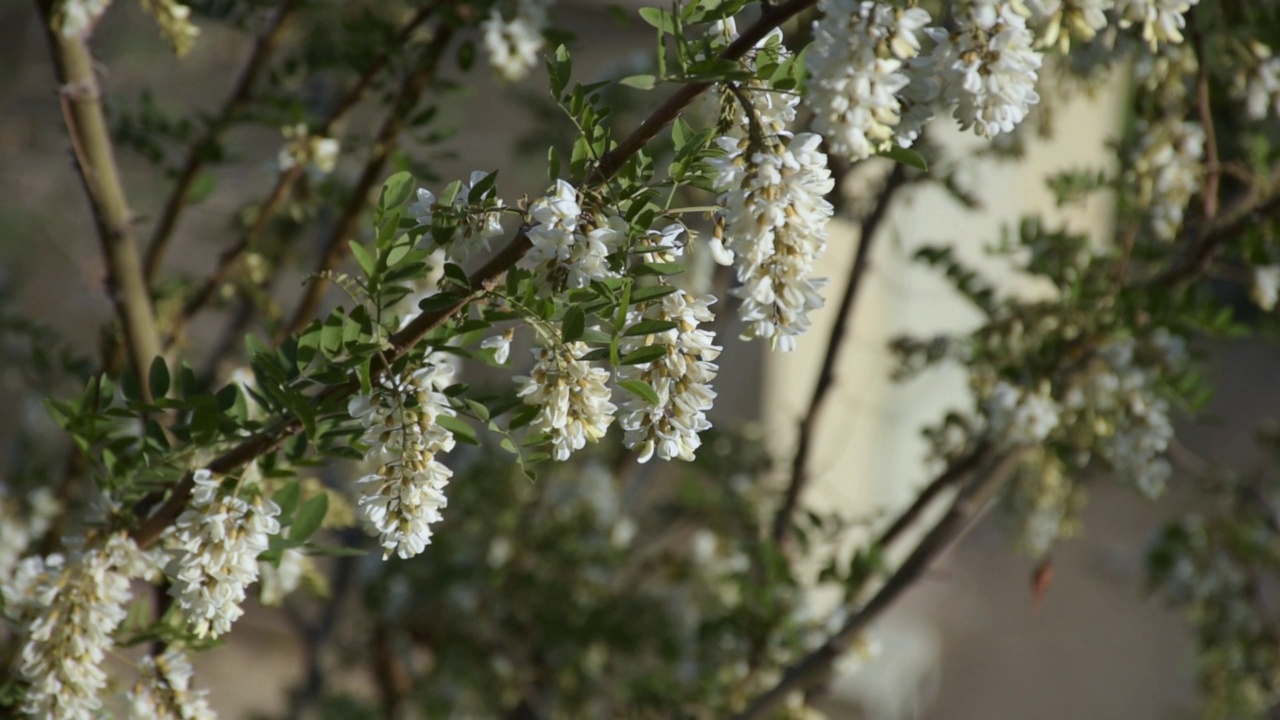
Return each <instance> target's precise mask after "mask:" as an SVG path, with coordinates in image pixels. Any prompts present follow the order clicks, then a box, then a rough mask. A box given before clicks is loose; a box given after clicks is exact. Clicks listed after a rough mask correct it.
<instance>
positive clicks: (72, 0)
mask: <svg viewBox="0 0 1280 720" xmlns="http://www.w3.org/2000/svg"><path fill="white" fill-rule="evenodd" d="M110 4H111V0H61V2H59V3H57V5H56V9H55V10H54V15H53V27H54V29H55V30H57V31H58V32H60V33H62V35H63V37H69V38H72V37H84V35H85V34H86V33H88V32H89V31H90V30H92V29H93V25H94V23H96V22H98V18H100V17H102V14H103V13H105V12H106V11H107V6H109V5H110Z"/></svg>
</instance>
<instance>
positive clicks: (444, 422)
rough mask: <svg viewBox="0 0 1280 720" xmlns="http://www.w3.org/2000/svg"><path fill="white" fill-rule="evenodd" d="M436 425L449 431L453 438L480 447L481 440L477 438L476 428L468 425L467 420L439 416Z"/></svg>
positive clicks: (450, 416) (451, 416)
mask: <svg viewBox="0 0 1280 720" xmlns="http://www.w3.org/2000/svg"><path fill="white" fill-rule="evenodd" d="M436 424H437V425H439V426H440V427H442V428H444V429H445V430H448V431H449V432H450V433H452V434H453V437H454V438H455V439H456V440H458V441H460V442H464V443H469V444H471V445H479V444H480V440H479V438H477V437H476V430H475V428H473V427H471V425H469V424H467V422H466V421H465V420H459V419H458V418H456V417H454V416H453V415H439V416H437V417H436Z"/></svg>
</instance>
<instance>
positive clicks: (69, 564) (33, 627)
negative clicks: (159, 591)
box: [0, 533, 138, 720]
mask: <svg viewBox="0 0 1280 720" xmlns="http://www.w3.org/2000/svg"><path fill="white" fill-rule="evenodd" d="M137 554H138V550H137V547H136V546H135V545H134V544H133V541H132V540H130V539H129V538H128V537H127V536H126V535H124V534H123V533H120V534H115V535H112V536H110V537H109V538H107V539H106V541H105V542H102V543H101V544H95V545H93V546H90V547H87V548H84V549H83V550H80V551H78V552H76V553H74V554H73V555H71V556H70V557H64V556H62V555H50V556H49V557H38V556H36V557H30V558H27V559H26V560H23V561H22V562H21V563H20V564H19V566H18V568H17V571H16V572H15V573H14V575H13V577H11V578H9V579H8V580H7V581H6V582H4V583H3V586H2V587H0V592H2V593H3V596H4V601H5V607H6V611H7V613H8V614H9V615H10V617H11V619H14V620H18V621H19V622H20V623H21V624H22V625H23V627H24V628H25V631H26V637H25V639H24V642H23V645H22V650H21V654H20V655H19V657H18V662H17V669H18V673H19V674H20V675H21V676H22V678H23V680H25V681H26V682H27V683H29V686H28V687H27V689H26V694H25V696H24V698H23V704H22V708H21V709H22V712H23V713H25V714H26V715H28V716H29V717H33V718H67V719H69V720H92V719H93V718H96V717H97V716H98V714H99V713H98V711H99V710H100V709H101V708H102V700H101V698H100V693H101V692H102V690H103V688H105V687H106V684H107V674H106V671H105V670H104V669H103V668H102V664H103V661H104V659H105V657H106V654H107V652H108V650H110V649H111V646H112V644H113V639H112V636H113V634H114V633H115V631H116V628H118V627H119V626H120V623H121V622H122V621H123V620H124V618H125V615H126V611H125V604H126V603H127V602H128V601H129V599H130V597H131V593H130V590H129V575H128V574H127V568H128V567H130V566H132V565H133V564H134V562H135V561H134V559H133V557H132V556H135V555H137Z"/></svg>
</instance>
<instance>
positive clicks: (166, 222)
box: [143, 0, 298, 285]
mask: <svg viewBox="0 0 1280 720" xmlns="http://www.w3.org/2000/svg"><path fill="white" fill-rule="evenodd" d="M297 8H298V2H297V0H282V2H281V3H280V9H279V10H278V11H277V12H276V15H275V18H274V19H273V20H272V21H271V27H269V28H267V31H266V32H265V33H263V35H262V37H260V38H258V40H257V42H255V43H254V45H253V52H252V53H250V55H249V59H248V60H247V61H246V62H245V66H244V68H243V69H242V70H241V71H240V76H239V78H237V79H236V83H235V85H234V86H233V87H232V89H231V94H230V95H229V96H228V97H227V99H226V102H224V103H223V104H222V109H221V110H219V111H218V114H217V115H216V116H214V118H213V119H212V120H211V121H210V122H209V127H208V129H207V130H205V133H204V135H203V136H201V138H200V139H199V140H197V141H196V142H195V143H194V144H193V145H192V146H191V147H190V149H189V150H188V151H187V158H186V160H185V161H184V162H183V163H182V169H181V170H179V171H178V179H177V181H176V182H174V184H173V189H172V190H171V191H170V192H169V198H168V199H167V200H166V201H165V203H164V209H163V210H162V211H161V212H160V219H159V220H158V221H157V222H156V227H155V230H154V231H152V233H151V243H150V244H149V245H148V246H147V256H146V262H145V264H144V266H143V272H144V273H145V275H146V278H147V283H148V285H149V284H150V283H152V282H154V281H155V278H156V274H157V273H159V271H160V263H161V262H162V261H163V260H164V253H165V251H166V250H167V249H168V247H169V240H170V239H171V238H172V237H173V230H174V228H175V227H176V226H177V224H178V216H179V215H181V214H182V210H183V209H184V208H185V207H186V205H187V196H188V195H189V194H190V192H191V186H192V185H193V184H194V183H195V181H196V178H197V177H198V176H199V174H200V170H201V169H203V168H204V164H205V161H207V160H208V159H209V157H210V152H211V150H212V149H213V148H214V147H215V146H216V145H217V144H218V141H219V139H220V138H221V137H222V134H223V133H224V132H226V130H227V128H228V127H230V125H231V122H232V121H233V120H234V119H235V117H236V116H237V115H239V114H240V113H241V112H242V111H243V110H244V109H245V107H246V106H247V105H248V104H249V101H250V100H251V99H252V95H253V88H254V86H255V85H257V84H258V79H259V78H260V77H262V73H264V72H265V71H266V69H267V66H268V65H269V64H270V60H271V55H272V54H273V53H274V52H275V50H276V47H277V46H278V45H279V43H280V37H281V35H283V34H284V29H285V26H286V25H287V24H288V20H289V18H290V17H291V16H292V15H293V13H294V11H295V10H297Z"/></svg>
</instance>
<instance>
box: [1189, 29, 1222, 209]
mask: <svg viewBox="0 0 1280 720" xmlns="http://www.w3.org/2000/svg"><path fill="white" fill-rule="evenodd" d="M1187 15H1188V18H1189V19H1190V25H1191V44H1192V47H1194V48H1195V53H1196V109H1197V111H1198V112H1199V115H1200V125H1201V126H1202V127H1203V128H1204V140H1205V143H1204V145H1205V154H1206V155H1208V158H1207V161H1208V162H1206V163H1205V181H1204V218H1205V222H1206V223H1212V222H1213V221H1214V219H1215V218H1217V217H1218V185H1219V183H1220V181H1221V179H1222V162H1221V161H1220V160H1219V155H1218V134H1217V132H1215V131H1214V129H1213V98H1212V97H1211V95H1210V92H1209V64H1208V62H1206V58H1205V49H1204V36H1203V35H1202V34H1201V32H1200V24H1199V23H1198V22H1197V18H1196V11H1195V10H1194V9H1192V10H1191V11H1190V12H1188V13H1187Z"/></svg>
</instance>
